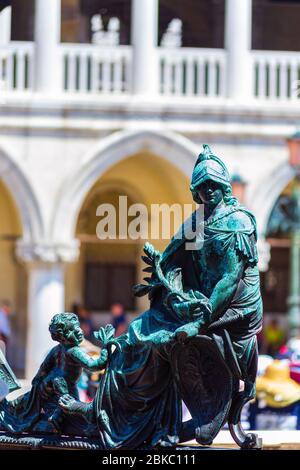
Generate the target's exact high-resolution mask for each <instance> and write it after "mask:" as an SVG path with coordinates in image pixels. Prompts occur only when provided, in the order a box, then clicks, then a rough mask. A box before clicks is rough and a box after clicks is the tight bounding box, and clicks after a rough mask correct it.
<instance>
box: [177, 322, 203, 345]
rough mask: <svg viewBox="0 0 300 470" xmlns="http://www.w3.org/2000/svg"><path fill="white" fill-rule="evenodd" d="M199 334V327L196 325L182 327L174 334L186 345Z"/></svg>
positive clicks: (190, 324) (188, 324)
mask: <svg viewBox="0 0 300 470" xmlns="http://www.w3.org/2000/svg"><path fill="white" fill-rule="evenodd" d="M198 333H199V326H198V325H197V324H196V323H187V324H186V325H183V326H180V327H179V328H177V330H176V331H175V333H174V336H175V339H176V340H177V341H178V342H179V343H181V344H184V343H185V342H186V340H187V339H188V338H191V337H192V336H196V335H197V334H198Z"/></svg>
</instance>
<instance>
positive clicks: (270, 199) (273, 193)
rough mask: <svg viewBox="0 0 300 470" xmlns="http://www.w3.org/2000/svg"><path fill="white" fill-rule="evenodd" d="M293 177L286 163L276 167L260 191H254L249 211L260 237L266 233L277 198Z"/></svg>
mask: <svg viewBox="0 0 300 470" xmlns="http://www.w3.org/2000/svg"><path fill="white" fill-rule="evenodd" d="M294 177H295V171H294V170H293V168H292V167H291V166H290V165H289V164H288V163H287V162H286V163H284V164H281V165H280V166H279V167H277V168H276V169H275V170H274V171H273V172H272V173H271V175H270V176H269V178H268V180H265V181H264V182H263V184H261V185H260V189H259V190H258V191H257V190H256V192H255V197H253V202H252V204H251V209H252V211H253V213H254V214H255V216H256V220H257V227H258V232H259V233H260V234H261V235H264V234H265V233H266V229H267V225H268V221H269V217H270V215H271V212H272V209H273V207H274V205H275V203H276V201H277V199H278V197H279V196H280V194H281V193H282V191H283V190H284V188H285V187H286V186H287V185H288V183H289V182H290V181H291V180H292V179H293V178H294ZM249 199H250V198H249ZM249 205H250V204H249Z"/></svg>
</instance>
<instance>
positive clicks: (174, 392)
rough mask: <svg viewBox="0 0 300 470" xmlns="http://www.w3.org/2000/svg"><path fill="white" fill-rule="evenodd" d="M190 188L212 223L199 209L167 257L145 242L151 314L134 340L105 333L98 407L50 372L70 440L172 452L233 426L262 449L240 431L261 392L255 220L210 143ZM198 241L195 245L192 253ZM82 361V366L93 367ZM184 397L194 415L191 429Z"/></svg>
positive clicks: (0, 420)
mask: <svg viewBox="0 0 300 470" xmlns="http://www.w3.org/2000/svg"><path fill="white" fill-rule="evenodd" d="M191 191H192V194H193V197H194V200H195V201H196V202H197V203H199V204H204V219H203V220H201V221H200V222H199V221H198V218H197V212H195V213H194V214H193V215H192V217H191V219H190V223H189V224H184V226H183V227H182V229H181V231H180V234H181V236H178V234H177V235H176V236H175V237H174V238H173V239H172V240H171V242H170V244H169V245H168V247H167V248H166V250H165V251H164V253H162V254H160V253H159V252H158V251H156V250H155V249H154V247H153V246H152V245H150V244H146V245H145V248H144V251H145V256H144V257H143V259H144V261H145V263H146V265H147V266H146V268H145V272H147V273H149V277H148V278H145V281H146V284H140V285H137V286H135V287H134V293H135V295H138V296H141V295H146V294H148V296H149V300H150V307H149V310H147V311H146V312H144V313H143V314H142V315H140V316H139V317H138V318H137V319H135V320H134V321H133V322H132V323H131V325H130V327H129V330H128V333H127V334H125V335H122V336H121V337H119V338H112V331H111V330H110V331H107V330H106V333H107V334H106V333H105V331H102V332H101V333H100V336H101V338H102V344H103V347H104V349H103V350H104V351H107V358H106V357H105V363H106V364H105V366H106V372H105V374H104V377H103V379H102V380H101V381H100V384H99V389H98V391H97V395H96V397H95V399H94V401H93V403H91V404H89V405H87V404H83V403H81V402H79V401H78V400H77V397H76V396H75V393H71V392H70V390H69V391H68V392H67V393H62V392H63V391H64V390H57V389H55V386H53V385H52V382H53V378H55V377H56V376H58V375H60V373H61V366H59V365H58V363H57V365H56V368H55V370H54V372H53V374H52V372H51V374H52V379H51V380H52V381H50V382H51V383H49V387H50V389H51V387H52V389H53V390H54V392H55V393H56V398H55V400H54V401H55V403H54V409H55V410H56V409H57V403H58V404H59V406H60V408H61V410H63V418H62V416H61V415H60V417H59V423H60V428H61V432H63V433H64V434H70V435H74V434H75V435H77V436H78V435H82V436H93V438H95V437H97V438H98V443H99V445H100V447H101V448H103V449H120V448H122V449H126V448H127V449H133V448H139V447H142V446H145V445H148V446H150V447H155V448H157V447H168V446H175V445H176V444H177V443H178V442H184V441H186V440H188V439H192V438H196V439H197V441H198V442H199V443H201V444H210V443H211V442H212V440H213V439H214V437H215V436H216V435H217V433H218V432H219V430H220V429H221V427H222V426H223V424H224V423H225V422H226V421H228V423H229V429H230V431H231V433H232V435H233V437H234V439H235V440H236V442H237V443H238V444H239V445H240V446H242V447H244V448H258V447H260V440H259V439H258V438H257V436H256V435H253V434H249V435H248V434H246V433H244V431H243V430H242V428H241V425H240V413H241V408H242V406H243V404H244V403H246V402H247V401H248V400H249V399H251V398H253V397H254V395H255V377H256V367H257V342H256V334H257V333H258V332H259V331H260V329H261V323H262V301H261V295H260V285H259V273H258V268H257V261H258V259H257V250H256V223H255V219H254V217H253V215H252V214H251V213H250V212H249V211H248V210H246V209H245V208H243V207H241V206H240V205H239V203H238V201H237V200H236V199H235V198H234V197H233V195H232V190H231V185H230V178H229V174H228V171H227V169H226V167H225V165H224V163H223V162H222V161H221V160H220V159H219V158H218V157H216V156H215V155H213V154H212V152H211V150H210V148H209V147H208V146H207V145H204V148H203V152H202V153H201V154H200V155H199V157H198V159H197V162H196V164H195V168H194V171H193V175H192V182H191ZM187 225H188V226H189V227H190V228H192V232H189V233H187V230H186V227H187ZM191 233H192V234H194V240H191ZM191 241H194V248H193V249H187V242H188V243H191ZM76 347H77V348H78V349H79V346H76ZM50 354H51V353H50ZM77 355H78V356H81V353H79V351H78V353H77ZM101 356H102V354H101ZM76 357H77V356H76ZM81 359H82V358H81ZM81 359H80V360H79V362H78V361H77V359H76V361H77V362H76V363H77V364H80V366H83V367H86V364H85V363H84V361H82V360H81ZM106 359H107V362H106ZM72 360H74V358H73V357H72ZM100 365H101V364H99V365H98V366H99V368H100ZM102 365H103V366H104V363H103V364H102ZM64 379H65V380H66V381H68V374H66V376H64ZM35 380H36V379H34V382H33V388H34V387H35V386H36V382H35ZM43 381H44V379H42V383H43ZM241 381H242V382H243V384H244V386H243V390H240V383H241ZM42 389H44V385H42ZM42 398H43V397H42ZM182 399H183V400H184V401H185V403H186V405H187V406H188V408H189V410H190V413H191V416H192V420H190V421H188V422H186V423H182V415H181V400H182ZM23 401H24V403H25V404H26V403H28V398H27V402H26V399H23ZM26 406H29V405H26ZM26 406H25V408H24V412H26V410H27V411H28V410H29V415H30V408H26ZM0 409H2V411H1V412H0V429H1V428H2V429H7V427H6V424H5V422H6V423H7V422H8V421H9V419H10V412H11V411H10V409H9V405H8V404H7V403H4V404H2V406H1V408H0ZM17 416H18V413H17V414H15V415H14V419H16V421H13V424H14V423H15V430H16V431H17V430H18V426H17V424H18V423H17ZM51 416H53V407H52V410H51V414H50V413H48V414H46V415H45V416H41V417H40V421H39V422H38V423H35V425H34V426H32V427H30V426H29V427H28V431H36V430H38V429H41V421H42V420H44V422H45V421H46V422H47V419H49V418H51ZM50 421H51V419H50ZM57 427H58V426H57ZM12 428H13V426H12V427H11V430H13V429H12Z"/></svg>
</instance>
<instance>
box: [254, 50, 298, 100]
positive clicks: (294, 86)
mask: <svg viewBox="0 0 300 470" xmlns="http://www.w3.org/2000/svg"><path fill="white" fill-rule="evenodd" d="M252 57H253V62H254V96H255V97H256V98H259V99H267V100H273V101H277V100H292V99H299V98H300V94H299V93H298V91H299V87H300V52H271V51H253V52H252Z"/></svg>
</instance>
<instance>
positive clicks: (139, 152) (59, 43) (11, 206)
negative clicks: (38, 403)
mask: <svg viewBox="0 0 300 470" xmlns="http://www.w3.org/2000/svg"><path fill="white" fill-rule="evenodd" d="M0 7H1V8H2V11H1V16H0V84H1V91H0V177H1V180H0V261H1V269H0V299H1V298H5V299H6V298H8V299H9V300H11V301H12V303H13V306H14V310H15V312H16V314H15V315H14V317H13V330H14V340H13V344H12V345H11V357H12V360H13V364H12V365H13V367H14V368H15V369H17V370H18V371H19V374H20V375H22V374H23V371H24V370H26V374H27V375H28V376H30V375H32V373H33V372H34V370H35V368H36V367H37V364H38V363H39V362H40V361H41V358H42V356H43V355H44V354H45V352H46V351H47V348H48V347H49V345H50V338H49V334H48V328H47V327H48V323H49V319H50V318H51V316H52V315H53V313H56V312H59V311H61V310H65V309H66V310H69V309H70V308H71V306H72V304H73V303H74V302H77V303H82V304H84V305H86V306H87V307H88V308H90V309H91V310H92V311H93V312H94V318H95V319H96V320H97V321H98V322H99V323H101V322H103V321H105V320H106V319H107V316H106V313H107V311H108V310H109V306H110V304H111V303H112V302H114V301H119V302H122V303H123V304H124V306H125V308H126V309H127V310H128V311H130V312H132V313H133V314H135V313H137V312H138V311H141V310H142V309H143V308H146V306H147V305H146V303H145V301H138V302H136V301H135V299H134V298H133V297H132V295H131V291H130V285H131V284H132V283H133V282H136V281H137V280H139V279H140V278H141V262H140V255H141V251H142V242H141V241H140V240H136V241H133V240H115V241H113V240H112V241H109V242H108V241H101V240H99V239H98V238H97V237H96V225H97V222H98V220H99V217H97V216H96V209H97V207H98V205H99V204H101V203H102V202H104V203H107V202H108V203H112V204H114V206H115V207H116V208H117V206H118V196H119V195H126V196H127V197H128V201H129V204H130V203H144V204H145V205H146V206H147V207H150V204H151V203H158V204H160V203H168V204H170V205H172V204H174V203H179V204H181V205H183V204H185V203H189V204H191V203H192V199H191V195H190V193H189V189H188V188H189V178H190V175H191V171H192V168H193V165H194V162H195V159H196V157H197V154H198V153H199V150H200V148H201V146H202V144H203V143H208V144H210V145H211V147H212V148H213V150H214V151H215V153H216V154H218V155H220V156H221V157H222V158H224V161H225V162H226V164H227V165H228V168H229V170H230V171H231V174H232V175H233V176H234V177H235V179H234V181H235V182H236V183H235V190H236V191H239V192H240V194H241V196H242V198H243V202H244V203H245V205H247V206H248V207H249V208H250V209H251V210H252V211H253V212H254V214H255V215H256V217H257V222H258V229H259V237H260V238H259V250H260V269H261V271H262V288H263V293H264V299H265V311H266V312H267V313H272V312H277V313H282V314H285V313H286V298H287V295H288V252H289V243H290V242H289V238H288V236H287V235H286V234H285V233H283V232H280V231H279V232H278V231H277V232H276V231H275V232H274V231H273V232H272V230H271V231H270V224H271V225H272V221H270V218H271V214H273V213H274V208H275V207H276V204H277V203H278V200H279V198H280V197H281V196H282V195H284V196H286V197H289V194H290V192H291V189H292V187H293V184H294V176H295V174H294V171H293V170H292V169H291V167H290V166H289V163H288V149H287V145H286V139H287V137H289V136H290V135H291V134H292V133H293V132H295V130H296V129H297V126H298V124H299V122H300V106H299V103H300V101H299V96H300V91H299V90H300V52H299V51H300V36H299V33H298V30H299V21H300V1H296V0H294V1H291V0H286V1H278V0H252V1H251V0H211V1H207V0H185V1H181V0H160V1H158V0H35V1H34V0H26V2H25V1H23V0H11V1H0ZM149 223H150V224H156V223H157V221H155V220H149ZM155 244H156V246H157V248H159V249H163V248H164V246H165V244H166V241H161V242H155Z"/></svg>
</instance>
